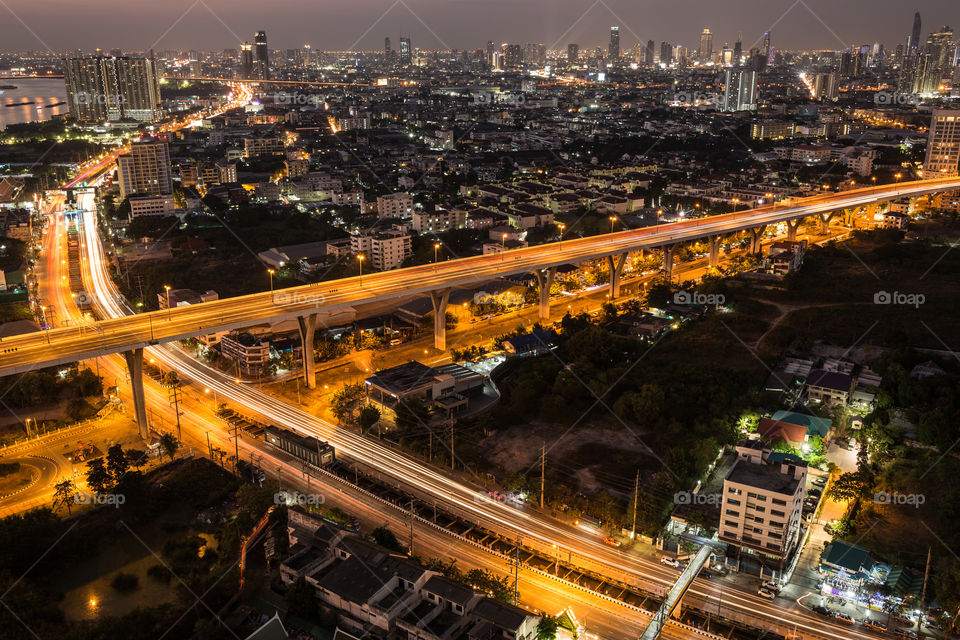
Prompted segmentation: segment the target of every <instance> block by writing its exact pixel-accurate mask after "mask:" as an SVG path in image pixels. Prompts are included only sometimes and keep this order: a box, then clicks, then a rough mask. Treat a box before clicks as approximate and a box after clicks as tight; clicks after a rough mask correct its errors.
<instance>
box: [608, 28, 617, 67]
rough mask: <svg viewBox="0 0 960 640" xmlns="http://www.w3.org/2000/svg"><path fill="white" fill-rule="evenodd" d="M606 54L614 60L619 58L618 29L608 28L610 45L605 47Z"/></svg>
mask: <svg viewBox="0 0 960 640" xmlns="http://www.w3.org/2000/svg"><path fill="white" fill-rule="evenodd" d="M607 53H608V54H609V55H610V57H611V58H613V59H615V60H616V59H617V58H619V57H620V27H610V45H609V46H608V47H607Z"/></svg>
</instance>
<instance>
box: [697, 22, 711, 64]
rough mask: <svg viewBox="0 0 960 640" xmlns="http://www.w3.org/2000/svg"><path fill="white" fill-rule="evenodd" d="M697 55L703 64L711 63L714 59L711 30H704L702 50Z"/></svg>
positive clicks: (701, 40)
mask: <svg viewBox="0 0 960 640" xmlns="http://www.w3.org/2000/svg"><path fill="white" fill-rule="evenodd" d="M697 53H698V56H697V57H699V58H700V61H701V62H710V60H711V59H712V58H713V34H712V33H710V29H704V30H703V33H701V34H700V49H699V51H698V52H697Z"/></svg>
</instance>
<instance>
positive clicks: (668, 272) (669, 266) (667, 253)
mask: <svg viewBox="0 0 960 640" xmlns="http://www.w3.org/2000/svg"><path fill="white" fill-rule="evenodd" d="M673 253H674V252H673V245H668V246H665V247H664V248H663V277H664V278H665V279H666V280H667V283H668V284H669V283H670V282H672V281H673Z"/></svg>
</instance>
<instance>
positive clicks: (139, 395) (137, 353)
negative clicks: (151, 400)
mask: <svg viewBox="0 0 960 640" xmlns="http://www.w3.org/2000/svg"><path fill="white" fill-rule="evenodd" d="M123 359H124V360H126V361H127V372H128V373H129V374H130V391H131V392H132V394H133V413H134V415H135V416H136V418H137V431H138V432H139V433H140V437H141V438H143V439H144V440H146V439H147V437H148V436H149V435H150V433H149V432H150V426H149V425H148V424H147V397H146V395H144V393H143V348H142V347H141V348H139V349H133V350H131V351H124V352H123Z"/></svg>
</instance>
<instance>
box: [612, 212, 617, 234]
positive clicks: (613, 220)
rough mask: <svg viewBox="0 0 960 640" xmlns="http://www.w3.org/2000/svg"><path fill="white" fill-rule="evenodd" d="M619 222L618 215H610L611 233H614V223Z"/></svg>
mask: <svg viewBox="0 0 960 640" xmlns="http://www.w3.org/2000/svg"><path fill="white" fill-rule="evenodd" d="M616 223H617V216H610V233H613V225H615V224H616Z"/></svg>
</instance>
